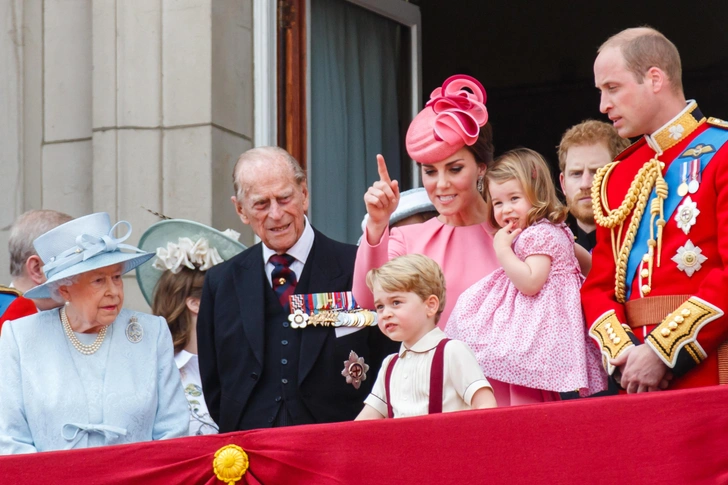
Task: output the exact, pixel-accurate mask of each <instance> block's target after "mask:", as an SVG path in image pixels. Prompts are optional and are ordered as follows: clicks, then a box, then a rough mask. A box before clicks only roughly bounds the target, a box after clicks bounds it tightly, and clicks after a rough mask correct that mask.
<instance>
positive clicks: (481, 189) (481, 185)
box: [476, 176, 483, 194]
mask: <svg viewBox="0 0 728 485" xmlns="http://www.w3.org/2000/svg"><path fill="white" fill-rule="evenodd" d="M476 188H477V189H478V193H480V194H482V193H483V177H482V176H480V177H478V184H477V185H476Z"/></svg>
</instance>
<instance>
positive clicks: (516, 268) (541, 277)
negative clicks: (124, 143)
mask: <svg viewBox="0 0 728 485" xmlns="http://www.w3.org/2000/svg"><path fill="white" fill-rule="evenodd" d="M513 226H514V223H512V222H511V223H509V224H508V225H507V226H505V227H504V228H502V229H500V230H499V231H498V232H497V233H496V234H495V237H494V238H493V247H494V248H495V255H496V257H497V258H498V261H499V262H500V264H501V266H503V269H504V270H505V272H506V275H507V276H508V278H509V279H510V280H511V281H512V282H513V285H514V286H515V287H516V289H518V291H520V292H521V293H523V294H524V295H529V296H530V295H535V294H536V293H538V292H539V291H541V288H543V285H544V284H546V280H547V279H548V277H549V272H550V271H551V258H550V257H549V256H546V255H544V254H534V255H532V256H529V257H527V258H526V260H525V261H521V260H520V259H518V256H516V253H514V252H513V248H512V247H511V245H512V244H513V240H514V239H515V238H516V236H518V235H519V234H520V233H521V229H520V228H516V229H514V228H513Z"/></svg>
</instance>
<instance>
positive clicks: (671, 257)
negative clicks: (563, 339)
mask: <svg viewBox="0 0 728 485" xmlns="http://www.w3.org/2000/svg"><path fill="white" fill-rule="evenodd" d="M594 77H595V82H596V86H597V88H598V89H599V90H600V91H601V103H600V110H601V112H602V113H606V114H607V116H609V119H610V120H611V121H612V122H613V124H614V127H615V128H616V129H617V132H618V133H619V135H620V136H621V137H623V138H630V137H637V136H640V135H644V136H642V137H641V138H640V139H639V141H637V142H636V143H634V144H633V145H632V146H631V147H629V148H628V149H627V150H625V151H624V152H622V153H621V154H620V155H618V156H617V158H616V161H615V162H613V163H611V164H609V165H607V166H605V167H604V168H603V169H601V170H600V171H599V172H598V173H597V175H596V177H595V179H594V185H593V188H592V198H593V203H594V214H595V219H596V221H597V224H598V227H597V244H596V247H595V249H594V252H593V267H592V270H591V273H590V274H589V276H588V277H587V280H586V282H585V284H584V286H583V288H582V301H583V302H584V313H585V316H586V321H587V326H588V327H589V335H590V336H591V337H592V338H593V339H594V340H596V342H597V344H598V345H599V346H600V348H601V350H602V355H603V356H604V364H605V367H606V368H607V370H608V372H609V373H610V374H612V375H613V376H614V377H615V378H616V379H617V380H618V382H620V384H621V386H622V387H623V388H624V389H625V390H626V391H627V392H628V393H633V392H645V391H654V390H659V389H667V388H669V389H678V388H688V387H699V386H707V385H712V384H718V383H724V382H726V380H728V360H726V359H725V354H726V352H725V350H727V349H728V347H726V348H721V344H723V342H724V341H725V340H726V337H728V320H726V317H725V316H724V312H725V311H726V308H727V307H728V270H727V269H726V266H725V265H726V262H728V230H727V229H726V228H728V143H726V141H728V129H726V128H727V127H728V124H726V123H725V122H723V121H721V120H717V119H713V118H706V117H705V116H703V114H702V113H701V112H700V110H699V109H698V106H697V104H696V103H695V101H692V100H691V101H686V99H685V95H684V94H683V89H682V80H681V67H680V55H679V53H678V51H677V49H676V48H675V46H674V45H673V44H672V43H671V42H670V41H669V40H668V39H667V38H665V37H664V36H663V35H662V34H661V33H659V32H657V31H655V30H654V29H650V28H636V29H627V30H625V31H622V32H620V33H619V34H617V35H615V36H613V37H612V38H610V39H609V40H607V42H605V43H604V44H603V45H602V47H600V49H599V54H598V56H597V59H596V61H595V63H594Z"/></svg>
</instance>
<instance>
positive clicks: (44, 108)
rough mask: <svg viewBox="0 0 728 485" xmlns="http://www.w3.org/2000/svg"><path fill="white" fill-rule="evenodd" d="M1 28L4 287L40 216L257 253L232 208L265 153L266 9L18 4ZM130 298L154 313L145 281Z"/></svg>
mask: <svg viewBox="0 0 728 485" xmlns="http://www.w3.org/2000/svg"><path fill="white" fill-rule="evenodd" d="M0 19H3V22H4V24H3V34H2V35H0V62H2V65H3V66H9V68H8V69H2V70H0V89H2V90H3V93H7V94H6V95H3V94H0V108H1V109H0V121H1V123H0V128H2V130H0V150H1V151H0V156H1V159H2V160H3V167H2V169H3V176H2V177H0V197H2V199H0V202H1V203H2V204H3V210H2V211H1V212H0V245H1V246H0V278H2V279H0V282H6V281H8V280H9V275H7V271H8V270H7V252H6V250H5V247H6V241H7V226H8V225H9V224H10V223H11V222H12V220H13V219H14V218H15V217H16V216H17V215H18V214H20V213H22V212H23V211H25V210H28V209H32V208H51V209H58V210H62V211H65V212H68V213H70V214H71V215H74V216H80V215H84V214H88V213H91V212H94V211H107V212H109V213H110V214H111V216H112V219H113V220H119V219H124V220H128V221H130V222H131V223H132V226H133V227H134V233H133V235H132V238H131V240H130V241H129V242H130V243H132V244H136V243H137V242H138V240H139V236H140V235H141V234H142V232H143V231H144V230H145V229H146V228H147V227H148V226H149V225H151V224H153V223H154V222H157V221H158V220H159V219H158V218H157V217H156V216H154V215H152V214H150V213H148V212H146V211H145V210H144V209H142V207H145V208H148V209H151V210H154V211H157V212H161V213H163V214H165V215H168V216H170V217H175V218H185V219H192V220H196V221H199V222H202V223H205V224H209V225H212V226H213V227H216V228H218V229H226V228H228V227H231V228H233V229H236V230H238V231H239V232H242V233H243V235H242V236H241V241H242V242H243V243H244V244H247V245H250V244H252V243H253V234H252V232H251V231H250V230H249V229H248V228H247V227H246V226H243V225H242V223H241V222H240V220H239V219H238V217H237V215H236V214H235V212H234V210H233V207H232V204H231V203H230V200H229V199H230V196H231V195H232V193H233V190H232V180H231V173H232V168H233V165H234V163H235V161H236V160H237V157H238V156H239V155H240V153H242V152H243V151H245V150H247V149H248V148H250V147H252V140H253V95H252V92H253V86H252V83H253V59H252V27H253V26H252V0H94V1H93V2H92V1H91V0H44V1H41V0H26V1H21V0H10V1H9V2H8V1H6V2H0ZM18 25H22V26H23V29H18ZM6 160H7V162H6ZM6 174H7V176H6ZM6 207H8V208H10V210H5V208H6ZM3 228H5V230H4V231H3V230H2V229H3ZM125 289H126V295H127V305H126V306H128V307H131V308H138V309H142V310H144V309H146V304H145V303H144V302H143V300H142V298H141V294H140V292H139V291H138V288H137V285H136V281H135V280H134V277H133V274H131V275H129V277H128V278H126V279H125Z"/></svg>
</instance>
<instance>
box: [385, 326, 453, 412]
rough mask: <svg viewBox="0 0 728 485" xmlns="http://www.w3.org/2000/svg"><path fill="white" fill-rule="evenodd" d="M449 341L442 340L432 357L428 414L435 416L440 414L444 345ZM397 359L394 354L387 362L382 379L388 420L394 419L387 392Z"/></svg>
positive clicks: (447, 339) (397, 355)
mask: <svg viewBox="0 0 728 485" xmlns="http://www.w3.org/2000/svg"><path fill="white" fill-rule="evenodd" d="M449 341H450V339H449V338H446V339H442V340H441V341H440V343H439V344H437V347H436V348H435V355H434V356H433V357H432V366H431V367H430V407H429V413H430V414H437V413H441V412H442V384H443V374H444V367H445V364H444V362H445V360H444V359H445V344H446V343H448V342H449ZM397 359H399V354H395V356H394V357H393V358H392V360H390V361H389V365H388V366H387V373H386V375H385V377H384V390H385V392H386V394H387V415H388V417H390V418H393V417H394V411H393V410H392V399H391V397H390V396H391V393H390V392H389V382H390V380H391V379H392V371H393V370H394V364H395V363H396V362H397Z"/></svg>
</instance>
